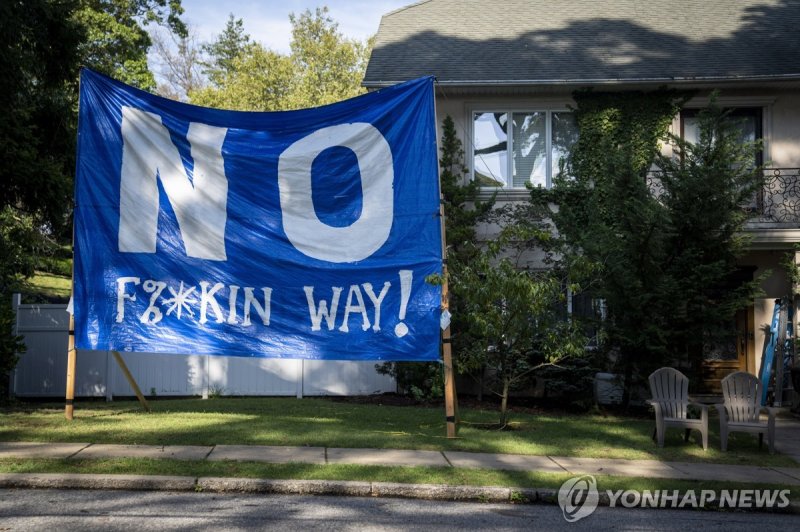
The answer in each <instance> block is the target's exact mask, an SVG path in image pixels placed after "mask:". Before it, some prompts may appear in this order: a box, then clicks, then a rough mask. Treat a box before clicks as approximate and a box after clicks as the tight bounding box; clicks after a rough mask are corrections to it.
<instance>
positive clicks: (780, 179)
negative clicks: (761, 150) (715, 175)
mask: <svg viewBox="0 0 800 532" xmlns="http://www.w3.org/2000/svg"><path fill="white" fill-rule="evenodd" d="M647 184H648V186H649V188H650V191H651V192H652V194H653V195H654V196H655V197H656V198H658V197H660V196H661V194H663V192H664V189H663V187H662V184H661V179H659V172H657V171H655V172H651V173H650V174H648V176H647ZM742 207H743V208H744V209H745V210H747V212H748V213H750V215H751V221H753V222H759V223H800V168H765V169H764V186H763V187H762V189H761V190H760V191H758V192H757V193H756V196H755V197H754V198H753V201H752V202H750V203H749V204H747V205H743V206H742Z"/></svg>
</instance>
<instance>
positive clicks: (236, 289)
mask: <svg viewBox="0 0 800 532" xmlns="http://www.w3.org/2000/svg"><path fill="white" fill-rule="evenodd" d="M397 273H398V276H399V277H400V300H401V301H400V308H399V310H398V318H399V321H398V324H402V325H403V327H402V328H401V329H402V330H399V329H398V328H397V327H395V335H396V336H397V337H400V338H402V337H403V336H405V335H406V334H408V333H409V332H410V331H409V329H408V327H407V326H406V325H405V324H404V323H403V322H402V320H404V319H405V317H406V312H407V308H408V303H409V299H410V298H411V286H412V280H413V277H414V275H413V272H412V271H411V270H399V271H398V272H397ZM141 279H142V277H133V276H130V277H119V278H118V279H117V280H116V283H117V288H116V296H117V304H116V309H117V313H116V317H115V319H116V321H117V323H122V322H123V321H124V320H125V318H126V310H127V311H128V312H130V310H131V308H134V312H135V313H136V318H138V321H139V322H140V323H142V324H144V325H148V326H155V325H158V324H159V323H160V322H162V321H163V320H165V319H167V318H171V319H177V320H179V321H181V320H188V321H196V322H197V324H198V325H203V326H207V327H210V326H214V324H219V325H221V326H229V325H234V326H240V327H250V326H252V325H253V322H252V321H251V314H252V313H253V312H255V314H257V315H258V318H259V320H258V321H260V323H261V324H262V325H264V326H265V327H269V325H270V318H271V316H272V296H273V289H272V288H270V287H266V286H264V287H261V288H260V293H259V292H258V291H257V290H259V289H256V288H254V287H252V286H239V285H237V284H230V285H225V284H224V283H221V282H213V281H199V282H197V284H196V285H194V284H187V283H184V281H175V280H173V281H170V282H167V281H157V280H154V279H145V280H144V281H142V280H141ZM170 283H171V284H170ZM373 286H374V285H373V284H372V283H370V282H367V283H360V284H351V285H349V286H348V291H347V298H346V300H345V303H344V312H342V313H340V312H339V302H340V300H341V299H342V292H343V291H344V287H340V286H332V287H330V292H326V291H323V294H326V295H319V294H320V292H319V291H317V294H318V296H317V297H318V300H317V298H315V295H314V294H315V290H316V289H315V287H314V286H304V287H303V292H304V293H305V296H306V302H307V304H308V316H309V326H310V328H311V330H312V331H321V330H322V329H323V323H324V324H325V327H326V329H327V331H338V332H340V333H345V334H346V333H350V332H352V330H353V329H351V325H356V324H357V327H355V329H361V330H362V331H368V330H370V329H372V331H373V332H380V331H381V326H380V323H381V306H382V305H383V302H384V301H385V300H386V296H387V295H388V294H389V291H390V290H391V288H392V283H390V282H389V281H385V282H384V283H383V286H382V288H381V291H380V293H379V294H377V295H376V294H375V289H374V288H373ZM137 287H139V288H138V290H141V291H143V292H144V294H143V295H145V296H146V297H145V298H144V301H146V305H145V304H144V303H139V304H136V303H137V301H139V299H138V298H137V293H136V292H137ZM198 287H199V288H198ZM295 290H297V289H295ZM240 292H243V293H244V297H243V298H240V297H239V293H240ZM364 293H366V294H367V297H364ZM167 294H171V295H167ZM296 299H297V298H296V297H289V300H291V301H296ZM226 300H227V309H226V310H227V316H225V311H224V310H223V306H224V305H225V303H224V302H225V301H226ZM220 303H222V305H221V304H220ZM370 303H371V305H372V308H371V309H370ZM142 308H143V309H144V310H142ZM370 311H371V312H370ZM239 312H241V314H239ZM210 315H212V316H213V319H209V318H210V317H212V316H210ZM195 316H197V317H195ZM237 316H241V320H239V319H237ZM353 320H354V323H351V321H353ZM337 325H338V327H337Z"/></svg>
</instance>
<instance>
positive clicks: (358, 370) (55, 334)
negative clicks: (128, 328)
mask: <svg viewBox="0 0 800 532" xmlns="http://www.w3.org/2000/svg"><path fill="white" fill-rule="evenodd" d="M14 308H15V310H16V315H17V321H16V332H17V334H21V335H23V336H24V337H25V345H26V346H27V351H26V352H25V353H24V354H23V355H22V356H21V357H20V360H19V363H18V364H17V367H16V369H15V370H14V372H13V373H12V375H11V383H10V384H11V393H12V394H13V395H15V396H17V397H64V396H65V394H66V373H67V340H68V327H69V315H68V314H67V312H66V305H29V304H24V305H23V304H20V298H19V296H18V295H15V296H14ZM122 357H123V358H124V359H125V363H126V365H127V366H128V368H129V369H130V371H131V373H132V374H133V376H134V379H135V380H136V382H137V383H138V385H139V387H140V388H141V390H142V392H143V393H144V394H145V395H156V396H188V395H199V396H203V397H208V396H209V395H213V394H221V395H269V396H277V395H283V396H296V397H298V398H300V397H303V396H319V395H368V394H374V393H384V392H394V391H396V384H395V382H394V379H392V378H391V377H388V376H386V375H381V374H379V373H377V372H376V371H375V363H374V362H340V361H321V360H276V359H264V358H242V357H219V356H209V355H199V354H198V355H173V354H169V355H165V354H155V353H122ZM75 395H76V396H78V397H105V398H106V399H108V400H111V399H112V398H113V397H114V396H132V395H134V393H133V390H132V389H131V388H130V386H129V385H128V382H127V380H126V379H125V376H124V375H123V374H122V371H121V370H120V368H119V366H118V365H117V363H116V361H115V360H114V357H113V356H112V354H111V352H110V351H78V358H77V369H76V374H75Z"/></svg>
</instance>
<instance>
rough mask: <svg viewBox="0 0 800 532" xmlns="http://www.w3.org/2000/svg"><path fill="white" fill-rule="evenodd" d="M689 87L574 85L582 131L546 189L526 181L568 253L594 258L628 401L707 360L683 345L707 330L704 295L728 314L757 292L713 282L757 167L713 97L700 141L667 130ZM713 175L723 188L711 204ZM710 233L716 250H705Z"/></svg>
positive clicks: (722, 269) (732, 246) (729, 253)
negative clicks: (653, 374)
mask: <svg viewBox="0 0 800 532" xmlns="http://www.w3.org/2000/svg"><path fill="white" fill-rule="evenodd" d="M689 97H690V94H688V93H685V92H678V91H674V90H667V89H660V90H657V91H652V92H619V93H608V92H593V91H580V92H577V93H575V94H574V99H575V102H576V104H577V105H576V108H575V118H576V121H577V125H578V130H579V139H578V142H577V144H576V145H575V146H574V147H573V150H572V152H571V154H570V157H569V158H568V161H567V162H566V164H564V165H563V166H562V169H561V172H560V174H559V176H558V177H557V178H556V179H555V180H554V187H553V189H552V190H551V191H541V190H534V191H532V198H533V201H534V202H539V203H544V202H546V203H550V204H555V205H557V206H558V208H557V209H555V210H554V213H553V221H554V223H555V225H556V227H557V229H558V233H559V235H560V237H561V239H562V244H563V248H562V249H563V254H564V257H565V258H566V259H569V257H570V256H581V257H584V258H587V259H589V260H590V261H592V262H594V263H595V265H596V267H597V270H596V271H598V272H599V275H600V282H599V285H598V288H597V290H596V296H597V297H601V298H603V299H604V300H605V302H606V305H607V309H608V317H607V320H606V322H605V328H606V333H607V335H606V337H607V338H608V342H607V347H608V348H609V349H610V350H611V352H612V353H613V354H614V359H615V360H616V363H617V366H618V367H617V370H618V371H620V372H621V373H622V374H623V375H624V378H625V383H626V386H625V390H626V397H625V399H626V401H627V399H628V397H627V392H628V391H629V390H631V387H632V385H633V384H634V383H636V382H644V381H645V379H646V377H647V375H648V374H649V372H650V371H652V370H653V369H654V368H656V367H659V366H662V365H674V364H678V365H683V364H686V365H688V364H689V363H690V362H692V365H691V369H692V370H694V374H693V377H694V378H695V381H694V382H695V383H696V382H697V379H699V371H700V367H699V366H700V362H702V360H700V361H698V360H697V357H696V356H690V352H694V353H695V354H696V352H697V350H698V348H699V349H702V338H703V335H704V334H706V333H710V332H711V329H713V327H711V323H710V322H709V316H710V315H711V314H710V313H709V312H706V311H708V310H709V305H712V306H713V305H715V304H719V305H720V309H721V310H720V311H719V312H718V314H719V316H718V317H719V320H722V321H725V320H727V319H730V317H732V313H734V312H735V311H736V308H737V306H738V307H740V306H741V305H743V304H745V303H744V301H745V300H746V298H747V297H749V296H752V291H753V286H752V284H750V285H747V286H745V287H744V289H738V290H734V291H725V290H721V289H720V288H721V287H723V286H724V285H725V282H726V280H727V279H729V278H730V276H731V274H732V273H733V272H734V271H735V268H736V259H737V258H738V257H739V256H741V254H742V253H743V251H744V247H743V246H742V241H741V239H740V238H738V237H737V236H736V235H737V232H738V231H739V229H741V227H742V225H743V223H744V221H745V218H744V217H743V216H742V211H741V208H740V205H741V203H742V202H743V201H744V199H746V198H747V197H748V195H752V193H753V191H754V190H755V188H756V187H757V186H758V185H759V177H758V176H759V175H760V173H759V172H758V170H757V169H754V168H752V165H751V166H750V167H746V165H744V166H743V165H742V164H741V161H742V160H745V159H746V158H747V157H748V156H749V157H751V159H750V160H754V159H753V158H752V153H753V152H752V150H753V149H755V147H754V146H752V145H746V144H743V143H742V142H741V139H740V138H737V136H736V132H735V129H736V128H735V127H733V126H732V123H731V120H730V117H728V116H727V114H726V113H725V112H724V111H722V110H720V109H718V108H716V107H712V108H711V109H709V110H707V111H705V112H704V113H701V114H702V115H703V116H704V118H702V119H701V120H700V129H701V134H700V141H699V142H698V144H697V145H696V146H695V145H691V144H689V143H686V142H684V141H683V140H681V139H680V138H677V137H674V136H670V135H669V134H668V130H669V125H670V123H671V121H672V120H673V118H674V117H675V116H676V115H677V114H678V112H679V111H680V109H681V107H682V106H683V105H684V104H685V103H686V101H687V100H688V98H689ZM664 143H670V144H671V145H672V147H673V148H674V153H673V154H672V155H671V156H668V157H664V156H662V147H663V145H664ZM748 153H749V154H750V155H748ZM709 186H711V187H713V188H714V190H716V191H717V192H719V193H721V194H722V195H723V196H724V198H725V199H724V200H723V201H721V202H717V203H716V204H714V205H713V206H707V204H706V198H707V197H708V194H709V192H708V191H709ZM679 197H680V198H682V200H681V201H679V200H678V198H679ZM689 197H694V198H695V199H694V201H685V199H686V198H689ZM710 210H714V211H715V212H713V213H711V212H709V211H710ZM712 244H713V247H714V253H716V254H717V257H716V258H715V257H714V256H711V254H708V253H702V252H701V246H703V245H705V246H710V245H712ZM697 272H701V274H699V275H698V274H697ZM686 279H692V280H693V283H687V282H686ZM740 288H741V287H740ZM721 299H724V300H725V301H724V302H723V301H721ZM698 301H700V302H702V304H699V305H697V304H695V305H694V307H692V305H693V304H694V303H697V302H698ZM723 303H724V304H723ZM722 309H724V310H722ZM698 313H700V314H702V315H698ZM679 318H680V319H679ZM692 320H694V321H692ZM695 322H699V323H700V326H699V328H698V327H695V328H694V329H692V331H691V334H692V336H691V337H690V336H689V335H688V334H687V330H686V328H687V327H688V326H689V325H690V324H692V323H695ZM692 338H693V340H692ZM698 339H700V340H698ZM690 344H693V345H690ZM698 346H699V347H698Z"/></svg>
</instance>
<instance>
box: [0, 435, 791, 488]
mask: <svg viewBox="0 0 800 532" xmlns="http://www.w3.org/2000/svg"><path fill="white" fill-rule="evenodd" d="M127 457H131V458H168V459H174V460H211V461H220V460H233V461H246V462H267V463H277V464H283V463H290V462H295V463H305V464H317V465H324V464H357V465H381V466H401V467H403V466H404V467H413V466H424V467H428V466H434V467H457V468H467V469H495V470H510V471H541V472H548V473H570V474H572V475H585V474H589V475H614V476H623V477H641V478H662V479H682V480H716V481H731V482H754V483H765V484H786V485H793V486H800V467H758V466H752V465H731V464H707V463H699V462H693V463H688V462H662V461H659V460H621V459H615V458H579V457H562V456H524V455H510V454H494V453H469V452H460V451H443V452H440V451H414V450H401V449H337V448H325V447H268V446H259V445H252V446H247V445H217V446H208V447H202V446H198V447H194V446H170V445H165V446H153V445H108V444H64V443H17V442H0V458H70V459H99V458H127Z"/></svg>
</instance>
